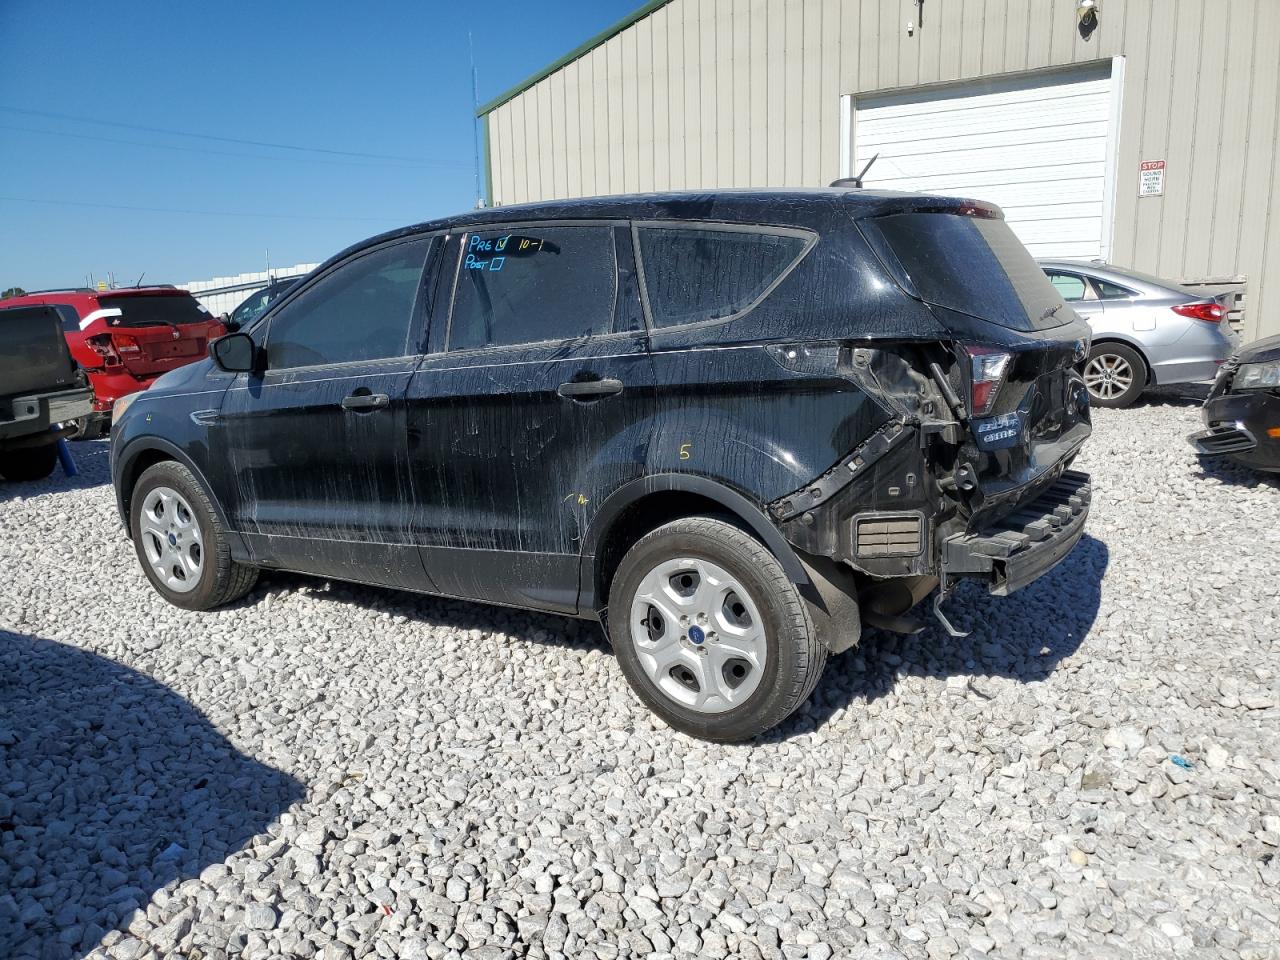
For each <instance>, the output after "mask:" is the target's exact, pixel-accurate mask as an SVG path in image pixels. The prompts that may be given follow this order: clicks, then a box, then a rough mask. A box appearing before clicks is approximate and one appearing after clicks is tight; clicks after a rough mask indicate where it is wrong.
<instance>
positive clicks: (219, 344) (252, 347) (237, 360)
mask: <svg viewBox="0 0 1280 960" xmlns="http://www.w3.org/2000/svg"><path fill="white" fill-rule="evenodd" d="M209 356H210V357H212V358H213V362H214V363H215V364H217V366H218V369H219V370H225V371H226V372H227V373H255V372H257V370H258V346H257V344H255V343H254V342H253V337H251V336H249V335H248V334H247V333H229V334H227V335H226V336H225V337H219V338H218V339H217V340H215V341H213V343H211V344H209Z"/></svg>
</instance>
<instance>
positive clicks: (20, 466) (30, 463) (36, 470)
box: [0, 443, 58, 481]
mask: <svg viewBox="0 0 1280 960" xmlns="http://www.w3.org/2000/svg"><path fill="white" fill-rule="evenodd" d="M57 462H58V445H57V444H56V443H42V444H40V446H38V447H17V448H16V449H13V450H5V451H4V452H3V453H0V476H3V477H4V478H5V479H6V480H19V481H21V480H43V479H44V478H45V477H47V476H49V474H51V473H53V468H54V466H55V465H56V464H57Z"/></svg>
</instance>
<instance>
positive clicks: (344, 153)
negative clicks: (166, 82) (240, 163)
mask: <svg viewBox="0 0 1280 960" xmlns="http://www.w3.org/2000/svg"><path fill="white" fill-rule="evenodd" d="M0 110H4V111H7V112H8V113H20V114H23V115H24V116H28V117H47V118H49V119H51V120H69V121H71V122H72V123H96V124H100V125H102V126H106V127H121V128H123V129H126V130H141V131H143V132H144V133H160V134H164V135H165V136H171V137H194V138H196V139H198V140H216V141H218V142H220V143H238V144H242V145H244V146H250V147H268V148H270V149H273V150H300V151H302V152H304V153H325V154H330V155H332V156H338V157H363V158H364V159H366V160H401V161H407V162H409V163H420V162H422V158H421V157H404V156H398V155H396V154H393V153H360V152H358V151H355V150H333V149H330V148H329V147H304V146H300V145H298V144H296V143H271V142H269V141H266V140H245V139H242V138H240V137H219V136H215V135H214V134H211V133H193V132H191V131H189V130H173V129H170V128H167V127H148V126H143V125H142V124H137V123H121V122H120V121H118V120H98V119H96V118H94V117H77V116H73V115H72V114H69V113H53V112H51V111H48V110H27V109H24V108H22V107H6V106H4V105H0Z"/></svg>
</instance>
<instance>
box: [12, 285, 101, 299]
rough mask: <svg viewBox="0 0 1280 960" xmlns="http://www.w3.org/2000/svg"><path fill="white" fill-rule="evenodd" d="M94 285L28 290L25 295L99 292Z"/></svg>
mask: <svg viewBox="0 0 1280 960" xmlns="http://www.w3.org/2000/svg"><path fill="white" fill-rule="evenodd" d="M97 292H98V291H96V290H94V289H93V288H92V287H50V288H49V289H48V290H28V291H27V292H26V293H24V294H23V296H24V297H34V296H35V295H36V294H39V293H97Z"/></svg>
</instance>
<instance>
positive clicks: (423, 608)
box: [234, 571, 609, 651]
mask: <svg viewBox="0 0 1280 960" xmlns="http://www.w3.org/2000/svg"><path fill="white" fill-rule="evenodd" d="M264 589H266V590H273V589H281V590H286V591H290V592H293V591H298V590H306V591H307V592H308V593H310V594H311V595H312V596H313V597H316V598H318V599H323V600H329V601H332V602H335V603H342V604H349V605H351V606H357V607H362V608H364V609H372V610H385V611H387V612H389V613H391V614H393V615H395V616H402V617H405V618H406V619H409V620H412V621H414V622H415V623H420V624H422V625H424V626H427V627H445V628H449V629H462V630H479V631H481V632H483V633H502V634H505V635H506V636H508V637H510V638H512V639H513V640H519V641H522V642H524V643H539V644H555V645H557V646H562V647H567V648H569V649H571V650H606V651H607V650H608V649H609V641H608V640H607V639H606V638H605V636H604V631H603V630H601V629H600V625H599V624H597V623H596V622H594V621H592V620H583V619H580V618H578V617H569V616H563V615H561V614H556V613H544V612H540V611H536V610H521V609H517V608H514V607H502V606H498V605H496V604H490V603H480V602H477V601H471V600H455V599H451V598H448V597H437V596H433V595H431V594H425V593H412V592H410V591H405V590H396V589H393V588H391V587H373V586H364V585H362V584H358V583H347V582H344V581H341V580H326V579H323V578H319V577H310V576H306V575H303V574H295V573H285V572H280V571H264V572H263V574H262V579H261V580H260V581H259V586H257V587H255V588H254V590H253V591H252V592H250V593H249V594H248V595H247V596H246V597H244V598H243V599H242V600H239V601H237V602H236V604H235V605H234V606H243V607H246V608H252V607H253V606H254V605H255V604H256V603H257V602H258V601H260V600H261V598H262V592H263V590H264Z"/></svg>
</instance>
